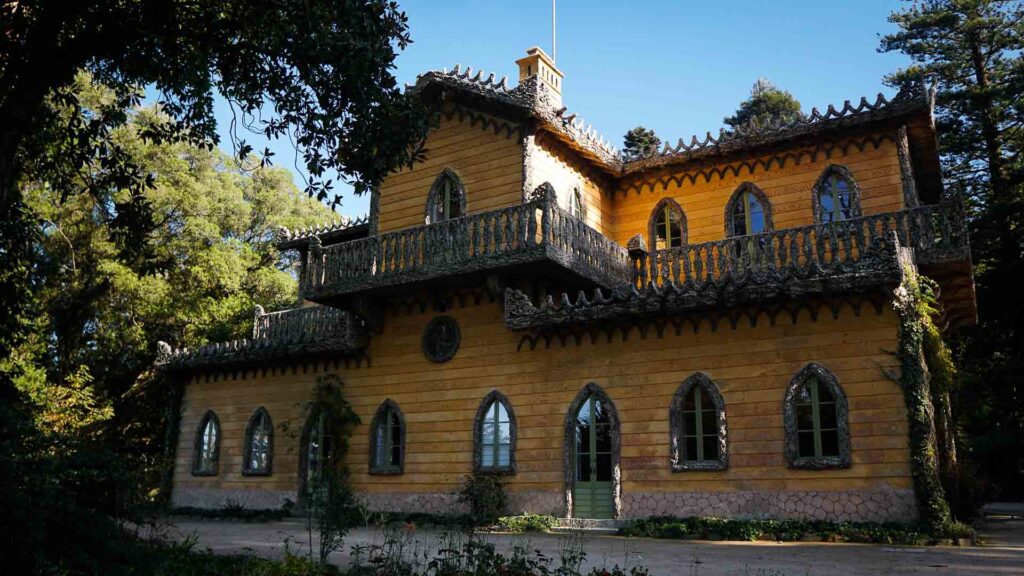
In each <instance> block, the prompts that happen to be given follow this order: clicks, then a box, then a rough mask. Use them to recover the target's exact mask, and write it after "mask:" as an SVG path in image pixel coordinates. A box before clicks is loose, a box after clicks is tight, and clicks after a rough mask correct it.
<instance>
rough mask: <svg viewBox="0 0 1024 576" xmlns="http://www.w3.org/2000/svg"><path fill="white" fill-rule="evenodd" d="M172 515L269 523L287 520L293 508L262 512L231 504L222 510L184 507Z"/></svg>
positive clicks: (264, 510)
mask: <svg viewBox="0 0 1024 576" xmlns="http://www.w3.org/2000/svg"><path fill="white" fill-rule="evenodd" d="M168 512H169V513H170V514H173V515H175V516H189V517H192V518H203V519H206V520H240V521H242V522H269V521H271V520H280V519H282V518H287V517H289V516H291V514H292V507H291V506H283V507H281V508H267V509H261V510H254V509H249V508H242V507H241V506H239V505H237V504H235V503H231V502H229V503H228V504H226V505H224V506H223V507H222V508H193V507H191V506H182V507H179V508H171V509H170V510H169V511H168Z"/></svg>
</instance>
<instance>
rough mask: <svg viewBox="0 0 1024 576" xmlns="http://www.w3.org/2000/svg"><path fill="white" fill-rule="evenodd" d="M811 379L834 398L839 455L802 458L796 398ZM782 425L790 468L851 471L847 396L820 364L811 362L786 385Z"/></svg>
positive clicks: (851, 460) (851, 459) (834, 378)
mask: <svg viewBox="0 0 1024 576" xmlns="http://www.w3.org/2000/svg"><path fill="white" fill-rule="evenodd" d="M811 379H817V380H818V383H819V384H820V385H824V386H826V387H827V388H828V390H829V392H830V393H831V394H832V396H833V398H835V404H836V427H837V429H838V432H837V434H838V436H839V455H838V456H822V457H820V458H819V457H813V456H800V444H799V440H798V435H797V422H796V399H797V396H798V391H799V390H800V388H801V387H802V386H803V385H804V384H806V383H807V382H808V381H809V380H811ZM782 419H783V426H784V427H785V435H786V461H787V463H788V465H789V467H790V468H801V469H806V470H829V469H836V468H849V467H850V466H851V465H852V463H853V458H852V453H851V448H850V423H849V403H848V401H847V399H846V394H844V393H843V389H842V388H841V387H840V386H839V381H838V380H837V379H836V377H835V376H834V375H833V374H832V372H830V371H829V370H828V368H825V367H824V366H822V365H821V364H817V363H815V362H811V363H809V364H807V365H806V366H804V367H803V368H801V369H800V371H799V372H797V373H796V375H794V376H793V378H792V380H790V381H789V385H787V386H786V397H785V399H784V400H783V406H782Z"/></svg>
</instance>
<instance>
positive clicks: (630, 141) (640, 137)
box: [622, 126, 661, 161]
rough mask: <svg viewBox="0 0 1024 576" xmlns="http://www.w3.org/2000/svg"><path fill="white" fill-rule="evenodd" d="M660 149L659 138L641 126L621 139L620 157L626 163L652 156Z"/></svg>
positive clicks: (652, 131)
mask: <svg viewBox="0 0 1024 576" xmlns="http://www.w3.org/2000/svg"><path fill="white" fill-rule="evenodd" d="M660 147H661V138H658V135H657V134H655V133H654V130H648V129H647V128H644V127H643V126H637V127H636V128H633V129H632V130H630V131H629V132H626V135H625V136H623V138H622V156H623V158H625V159H626V160H627V161H628V160H637V159H639V158H644V157H647V156H650V155H651V154H654V153H655V152H657V151H658V148H660Z"/></svg>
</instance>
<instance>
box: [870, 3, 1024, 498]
mask: <svg viewBox="0 0 1024 576" xmlns="http://www.w3.org/2000/svg"><path fill="white" fill-rule="evenodd" d="M889 20H890V22H892V23H893V24H895V25H896V26H897V30H896V31H895V32H893V33H891V34H887V35H885V36H883V37H882V40H881V44H880V47H879V50H880V51H886V52H888V51H898V52H901V53H903V54H904V55H906V56H908V57H909V58H910V59H911V61H912V62H913V64H912V65H911V66H909V67H907V68H906V69H903V70H899V71H897V72H895V73H894V74H892V75H890V76H889V77H888V78H887V81H888V82H889V83H890V84H892V85H902V84H905V83H908V82H916V81H919V80H921V79H927V80H928V81H929V82H933V83H935V85H936V87H937V97H936V124H937V128H938V134H939V145H940V152H941V155H942V169H943V173H944V175H945V177H946V178H947V180H950V181H953V182H956V183H957V185H959V186H960V187H961V188H962V190H963V192H964V193H965V195H966V197H965V204H966V206H967V208H968V214H969V219H968V223H969V226H970V232H971V252H972V259H973V261H974V266H975V268H974V270H975V279H976V282H977V299H978V313H979V323H978V325H977V326H976V327H974V328H970V329H963V330H960V331H959V333H958V334H956V335H955V336H956V337H955V339H954V340H952V342H953V343H954V344H955V348H956V349H957V352H956V354H955V356H956V357H957V358H958V363H959V367H960V379H961V380H962V385H960V386H958V387H956V389H955V390H953V391H952V400H951V404H952V407H953V409H954V410H955V413H954V416H955V417H956V424H957V426H958V428H960V429H961V430H962V431H963V433H964V438H963V439H964V440H965V441H963V442H961V446H960V448H961V449H960V450H959V454H960V456H961V460H964V458H963V456H966V459H967V460H970V461H971V462H970V463H969V465H970V466H972V467H977V469H978V471H979V473H980V474H981V475H982V476H983V477H984V478H987V479H989V480H988V481H991V482H994V483H996V484H998V486H999V487H1000V488H1001V489H1002V492H1003V493H1002V495H1001V496H1000V497H1001V498H1007V499H1012V500H1019V499H1021V498H1024V482H1022V481H1021V475H1020V472H1019V468H1020V465H1021V464H1020V463H1021V462H1024V388H1022V387H1021V386H1020V373H1021V371H1022V370H1024V293H1022V292H1021V290H1019V288H1018V286H1017V283H1016V282H1012V281H1008V279H1010V278H1020V277H1022V276H1024V256H1022V246H1024V154H1022V150H1024V131H1022V130H1021V129H1020V126H1021V121H1022V113H1024V107H1022V104H1021V103H1022V102H1024V52H1022V50H1024V24H1022V22H1024V5H1022V4H1021V3H1020V2H1018V1H1015V0H969V1H959V0H957V1H954V0H928V1H926V2H909V1H908V2H906V4H905V7H904V8H903V9H901V10H899V11H897V12H894V13H893V14H892V15H890V17H889ZM931 338H932V337H931V336H929V335H927V334H926V339H931ZM933 349H934V348H933ZM936 360H937V361H938V363H937V364H936V362H935V361H936ZM943 363H944V360H943V359H941V358H939V359H936V358H932V359H930V360H929V365H930V366H931V365H933V364H936V365H941V364H943ZM944 376H945V375H944V374H943V373H942V372H941V371H940V373H939V377H940V381H939V382H938V383H937V384H936V385H937V386H943V385H944V384H943V382H942V381H941V378H944Z"/></svg>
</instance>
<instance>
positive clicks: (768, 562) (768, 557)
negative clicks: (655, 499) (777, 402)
mask: <svg viewBox="0 0 1024 576" xmlns="http://www.w3.org/2000/svg"><path fill="white" fill-rule="evenodd" d="M165 530H166V534H167V535H168V536H170V537H173V538H179V539H180V538H185V537H187V536H189V535H193V536H194V537H195V538H196V543H197V546H198V547H199V548H209V549H210V550H212V551H213V552H216V553H221V554H231V553H253V554H258V555H261V556H266V557H279V556H281V555H282V554H283V552H284V546H285V543H286V542H287V543H288V545H289V546H290V547H291V549H292V550H293V551H298V552H300V553H301V552H304V551H306V550H307V549H308V548H307V547H308V534H307V532H306V530H305V525H304V523H303V521H302V520H301V519H287V520H282V521H278V522H265V523H244V522H232V521H213V520H196V519H191V518H181V517H173V518H168V519H167V525H166V526H165ZM982 534H983V536H984V537H985V540H986V541H987V542H988V545H986V546H981V547H962V548H960V547H948V546H936V547H899V546H876V545H868V544H822V543H771V542H702V541H678V540H655V539H646V538H622V537H619V536H608V535H598V534H581V535H579V536H574V535H559V534H531V535H528V536H522V535H504V534H490V535H486V536H484V538H485V539H486V540H488V541H490V542H493V543H494V544H495V546H496V547H497V549H498V550H499V551H506V550H508V549H510V548H511V547H512V546H514V545H517V544H520V545H526V546H528V547H529V549H531V550H532V549H536V550H540V551H542V552H543V553H544V554H546V555H548V556H552V557H555V558H557V557H558V555H559V550H560V549H561V548H562V547H564V546H566V545H567V542H568V541H569V540H570V539H572V538H578V539H579V540H580V541H581V543H582V546H583V547H584V549H585V550H586V552H587V560H586V562H585V567H587V568H589V567H591V566H608V567H610V566H612V565H614V564H619V565H627V566H635V565H643V566H646V567H647V568H648V569H649V570H650V572H651V574H652V575H653V576H662V575H682V576H713V575H730V576H731V575H737V576H746V575H750V576H817V575H821V576H826V575H828V576H845V575H853V574H871V575H905V574H930V575H943V574H957V575H979V576H981V575H985V576H988V575H996V574H1018V575H1024V521H1013V522H1010V521H998V520H990V521H989V522H988V523H987V524H985V525H984V526H982ZM441 537H442V533H441V532H438V531H435V530H427V529H419V530H417V531H415V533H412V534H408V535H407V536H406V538H407V546H408V548H407V549H418V550H420V551H423V550H425V549H431V550H433V549H435V548H436V546H437V545H438V543H439V541H440V539H441ZM382 542H383V535H382V533H381V532H380V531H379V530H377V529H359V530H356V531H354V532H352V533H350V534H349V535H348V537H347V538H346V539H345V550H344V551H339V552H337V553H335V554H334V555H332V556H331V561H332V562H334V563H336V564H338V565H342V566H344V565H347V564H348V563H349V562H350V561H351V558H350V552H349V550H350V548H351V547H352V546H356V545H366V544H373V543H376V544H380V543H382Z"/></svg>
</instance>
